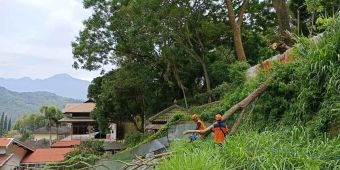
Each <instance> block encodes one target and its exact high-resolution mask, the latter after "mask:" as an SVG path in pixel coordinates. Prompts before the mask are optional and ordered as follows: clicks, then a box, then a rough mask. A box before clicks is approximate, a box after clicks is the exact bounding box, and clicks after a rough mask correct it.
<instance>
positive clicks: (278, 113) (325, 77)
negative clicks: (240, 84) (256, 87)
mask: <svg viewBox="0 0 340 170" xmlns="http://www.w3.org/2000/svg"><path fill="white" fill-rule="evenodd" d="M339 24H340V20H339V17H338V18H337V21H336V22H333V23H332V25H331V26H330V27H329V28H328V29H327V31H326V32H325V33H324V36H323V38H322V39H320V40H319V42H318V43H314V42H313V41H311V40H308V39H305V38H302V39H300V44H299V45H298V46H297V47H296V49H294V53H295V55H297V56H296V60H295V61H293V62H291V63H288V64H285V65H282V66H278V67H277V68H276V69H275V78H274V79H273V81H272V82H271V84H270V86H269V88H268V90H267V92H266V93H265V94H264V95H263V96H262V97H261V98H259V99H258V100H257V101H256V102H255V103H254V106H255V112H254V117H253V120H252V122H254V126H253V127H255V128H258V129H259V130H260V131H261V130H264V128H265V127H272V128H275V127H277V126H281V125H292V124H293V125H294V124H296V125H304V126H306V127H307V130H308V131H309V133H311V134H314V135H315V136H317V135H320V134H322V133H324V132H329V131H330V128H331V125H332V124H331V123H330V122H332V120H334V119H338V117H339V116H340V113H339V112H337V111H335V112H332V111H331V110H332V109H334V103H335V102H336V101H338V100H339V84H340V83H339V82H340V76H339V75H340V74H339V73H340V64H339V58H338V54H339V42H340V41H339V40H340V32H339V31H337V29H335V28H338V27H339V26H340V25H339Z"/></svg>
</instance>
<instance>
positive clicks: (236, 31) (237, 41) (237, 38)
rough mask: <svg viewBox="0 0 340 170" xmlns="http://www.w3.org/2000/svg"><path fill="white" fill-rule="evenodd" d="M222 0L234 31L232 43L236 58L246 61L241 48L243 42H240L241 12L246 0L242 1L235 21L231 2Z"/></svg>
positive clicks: (243, 9) (246, 2)
mask: <svg viewBox="0 0 340 170" xmlns="http://www.w3.org/2000/svg"><path fill="white" fill-rule="evenodd" d="M224 2H225V4H226V6H227V14H228V18H229V22H230V25H231V28H232V29H233V33H234V45H235V50H236V55H237V58H238V60H239V61H247V58H246V54H245V52H244V48H243V43H242V35H241V25H242V22H243V14H244V11H245V8H246V6H247V4H248V0H244V1H243V4H242V6H241V9H240V13H239V15H238V20H237V21H236V16H235V13H234V9H233V4H232V2H231V0H225V1H224Z"/></svg>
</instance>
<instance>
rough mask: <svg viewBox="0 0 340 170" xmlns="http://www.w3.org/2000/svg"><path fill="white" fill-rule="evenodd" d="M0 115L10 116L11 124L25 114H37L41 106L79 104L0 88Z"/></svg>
mask: <svg viewBox="0 0 340 170" xmlns="http://www.w3.org/2000/svg"><path fill="white" fill-rule="evenodd" d="M0 94H1V95H0V113H2V112H5V113H6V114H8V115H9V114H10V115H11V116H10V117H11V119H12V121H13V122H15V120H16V119H17V118H19V117H20V116H22V115H24V114H27V113H37V112H39V109H40V107H41V106H42V105H55V106H57V107H58V108H63V107H64V106H65V104H66V103H74V102H79V101H77V100H74V99H70V98H65V97H60V96H57V95H55V94H52V93H48V92H23V93H18V92H12V91H9V90H7V89H5V88H3V87H0Z"/></svg>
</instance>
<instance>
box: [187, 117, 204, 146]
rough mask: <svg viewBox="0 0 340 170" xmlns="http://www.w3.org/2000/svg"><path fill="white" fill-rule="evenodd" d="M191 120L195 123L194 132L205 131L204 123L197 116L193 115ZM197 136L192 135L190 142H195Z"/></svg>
mask: <svg viewBox="0 0 340 170" xmlns="http://www.w3.org/2000/svg"><path fill="white" fill-rule="evenodd" d="M191 118H192V120H193V121H194V122H195V123H196V130H204V129H205V124H204V122H203V121H202V120H201V119H200V118H199V117H198V115H197V114H193V115H192V116H191ZM198 137H199V136H198V134H195V133H194V134H192V135H191V136H190V142H192V141H194V140H196V139H197V138H198Z"/></svg>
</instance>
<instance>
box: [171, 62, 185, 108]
mask: <svg viewBox="0 0 340 170" xmlns="http://www.w3.org/2000/svg"><path fill="white" fill-rule="evenodd" d="M173 72H174V75H175V79H176V81H177V85H178V86H179V88H180V89H181V90H182V94H183V98H184V102H185V108H188V103H187V97H186V95H185V87H184V85H183V83H182V80H181V78H180V77H179V75H178V72H177V67H176V65H173Z"/></svg>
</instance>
